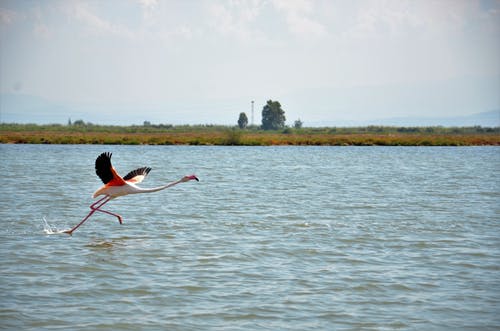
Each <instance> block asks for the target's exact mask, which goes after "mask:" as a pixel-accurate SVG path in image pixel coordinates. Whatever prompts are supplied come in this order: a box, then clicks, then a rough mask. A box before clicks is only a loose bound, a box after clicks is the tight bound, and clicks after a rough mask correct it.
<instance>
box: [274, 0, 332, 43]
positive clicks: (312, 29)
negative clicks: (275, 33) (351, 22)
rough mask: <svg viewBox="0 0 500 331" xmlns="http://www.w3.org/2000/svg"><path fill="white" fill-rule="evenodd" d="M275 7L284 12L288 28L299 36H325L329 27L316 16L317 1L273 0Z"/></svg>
mask: <svg viewBox="0 0 500 331" xmlns="http://www.w3.org/2000/svg"><path fill="white" fill-rule="evenodd" d="M273 5H274V7H275V8H276V9H277V10H278V11H279V12H283V13H284V15H285V19H286V22H287V25H288V29H289V30H290V32H292V33H293V34H294V35H295V36H297V37H299V38H304V39H305V38H311V37H312V38H321V37H325V36H326V35H327V34H328V33H327V28H326V26H325V25H323V24H322V23H320V22H319V21H318V20H317V19H316V18H315V15H316V8H315V3H314V2H312V1H309V0H273Z"/></svg>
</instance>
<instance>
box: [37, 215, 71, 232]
mask: <svg viewBox="0 0 500 331" xmlns="http://www.w3.org/2000/svg"><path fill="white" fill-rule="evenodd" d="M42 220H43V232H45V233H46V234H61V233H64V234H66V233H65V231H68V230H69V229H58V228H57V227H55V226H52V225H50V224H49V223H48V222H47V220H46V219H45V217H42Z"/></svg>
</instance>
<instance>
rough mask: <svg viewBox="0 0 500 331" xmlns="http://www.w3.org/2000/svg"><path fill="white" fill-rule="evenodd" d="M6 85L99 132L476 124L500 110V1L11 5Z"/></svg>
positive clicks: (2, 71) (0, 39) (5, 35)
mask: <svg viewBox="0 0 500 331" xmlns="http://www.w3.org/2000/svg"><path fill="white" fill-rule="evenodd" d="M0 76H1V79H0V91H1V93H4V94H23V95H31V96H36V97H42V98H44V99H47V100H49V101H51V102H56V103H58V104H64V105H65V107H69V108H67V109H70V113H72V114H78V115H82V116H79V117H84V120H86V121H92V122H100V121H104V122H108V123H110V122H116V123H119V124H122V123H130V122H133V123H142V120H150V121H152V122H161V123H174V124H177V123H191V124H195V123H223V124H226V123H232V124H235V123H236V121H237V118H238V114H239V112H241V111H244V112H246V113H247V115H248V117H249V118H250V101H251V100H255V114H256V115H255V122H256V123H260V112H261V110H262V107H263V105H264V104H265V101H266V100H268V99H273V100H276V99H277V100H279V101H280V102H281V104H282V106H283V108H284V110H285V112H286V115H287V123H289V124H290V123H293V121H294V120H295V119H297V118H299V117H300V118H301V119H302V120H303V121H304V122H305V124H307V123H308V122H321V121H324V122H328V121H335V120H340V119H342V120H353V119H357V118H360V117H363V118H375V119H376V118H384V117H404V116H451V115H465V114H472V113H477V112H483V111H490V110H494V109H500V92H499V91H500V1H493V0H491V1H486V0H485V1H479V0H478V1H475V0H465V1H461V0H450V1H446V0H439V1H434V0H410V1H405V0H390V1H383V0H377V1H376V0H373V1H365V0H359V1H349V0H339V1H336V0H325V1H321V0H318V1H307V0H249V1H244V0H230V1H226V0H207V1H203V0H182V1H181V0H178V1H174V0H166V1H160V0H158V1H157V0H137V1H133V0H129V1H127V0H119V1H113V0H106V1H71V0H61V1H57V0H47V1H5V0H0ZM1 111H2V110H1V109H0V112H1ZM73 116H74V115H73ZM74 119H75V118H74ZM61 122H64V120H62V121H61Z"/></svg>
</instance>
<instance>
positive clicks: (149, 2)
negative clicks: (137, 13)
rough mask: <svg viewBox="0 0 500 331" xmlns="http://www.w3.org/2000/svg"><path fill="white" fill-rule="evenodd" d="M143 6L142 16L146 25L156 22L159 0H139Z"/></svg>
mask: <svg viewBox="0 0 500 331" xmlns="http://www.w3.org/2000/svg"><path fill="white" fill-rule="evenodd" d="M137 1H138V3H139V4H140V5H141V7H142V16H143V19H144V22H145V24H146V25H152V24H154V23H155V12H156V9H157V7H158V0H137Z"/></svg>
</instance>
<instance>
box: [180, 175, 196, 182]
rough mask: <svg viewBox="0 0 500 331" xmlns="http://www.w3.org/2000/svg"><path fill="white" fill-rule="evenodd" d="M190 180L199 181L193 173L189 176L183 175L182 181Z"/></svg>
mask: <svg viewBox="0 0 500 331" xmlns="http://www.w3.org/2000/svg"><path fill="white" fill-rule="evenodd" d="M190 180H195V181H197V182H199V181H200V180H199V179H198V177H196V176H195V175H189V176H184V177H182V181H183V182H187V181H190Z"/></svg>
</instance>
